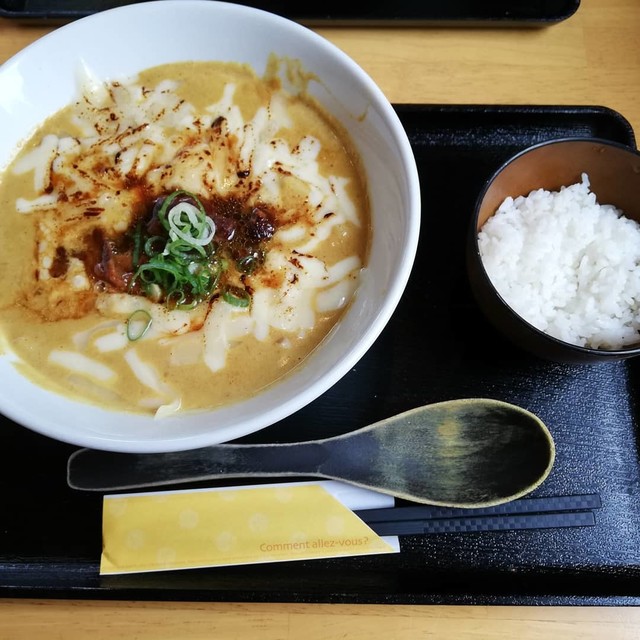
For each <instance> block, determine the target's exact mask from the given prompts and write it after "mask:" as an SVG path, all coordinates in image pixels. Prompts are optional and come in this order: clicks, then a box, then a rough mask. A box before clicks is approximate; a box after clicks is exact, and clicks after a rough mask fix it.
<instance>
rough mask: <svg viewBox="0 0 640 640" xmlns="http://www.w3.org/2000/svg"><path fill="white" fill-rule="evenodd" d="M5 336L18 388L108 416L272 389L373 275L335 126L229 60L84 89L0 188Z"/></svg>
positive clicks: (345, 148)
mask: <svg viewBox="0 0 640 640" xmlns="http://www.w3.org/2000/svg"><path fill="white" fill-rule="evenodd" d="M0 203H1V205H2V212H3V214H2V216H1V217H0V242H1V243H2V256H3V258H2V262H3V274H4V281H3V285H4V286H3V289H2V291H1V292H0V329H1V331H2V335H3V340H4V341H5V343H6V345H7V347H6V348H7V349H8V350H10V351H11V352H12V353H13V354H15V356H16V366H18V367H19V368H20V369H21V370H22V371H23V372H24V373H25V374H26V375H27V376H28V377H30V378H32V379H34V380H35V381H36V382H38V383H39V384H42V385H43V386H46V387H48V388H50V389H52V390H55V391H57V392H60V393H64V394H67V395H70V396H73V397H75V398H80V399H82V400H84V401H88V402H92V403H97V404H100V405H102V406H107V407H109V408H112V409H118V410H126V411H135V412H150V413H154V414H155V415H157V416H163V415H168V414H171V413H173V412H175V411H179V410H182V411H190V410H200V409H205V408H212V407H217V406H221V405H224V404H228V403H232V402H236V401H239V400H242V399H245V398H248V397H251V396H252V395H255V394H256V393H257V392H258V391H259V390H261V389H263V388H265V387H267V386H269V385H271V384H273V383H274V382H275V381H277V380H278V379H279V378H281V377H282V376H284V375H286V374H287V373H288V372H289V371H291V370H292V369H293V368H294V367H296V366H297V365H298V364H300V363H301V362H302V361H303V360H304V359H305V358H306V357H307V356H308V355H309V354H310V353H311V352H312V351H313V350H314V348H316V347H317V345H318V344H319V343H320V342H321V341H322V339H323V338H324V337H325V336H326V335H327V333H328V332H329V331H330V329H331V328H332V327H333V325H334V324H335V323H336V322H337V321H338V320H339V318H340V317H341V315H342V314H343V313H344V311H345V309H346V308H347V306H348V305H349V302H350V300H351V298H352V296H353V295H354V292H355V290H356V288H357V286H358V282H359V277H360V272H361V270H362V269H363V267H364V266H365V264H366V258H367V252H368V244H369V236H370V226H369V210H368V200H367V188H366V183H365V179H364V176H363V172H362V168H361V164H360V162H359V160H358V157H357V154H356V153H355V151H354V149H353V147H352V145H351V142H350V140H349V137H348V135H347V134H346V132H345V131H344V130H343V129H342V128H341V127H340V126H339V125H338V124H337V123H336V122H335V121H333V119H332V118H331V117H330V116H329V115H328V114H327V113H325V112H324V111H323V110H322V109H321V108H320V107H319V106H318V105H316V104H315V103H314V102H313V101H312V100H310V99H308V98H306V97H305V96H304V95H293V94H290V93H287V92H285V91H284V90H283V89H282V88H281V87H280V85H279V83H278V82H277V81H276V80H275V79H269V78H259V77H257V75H256V74H255V73H254V72H253V70H251V69H250V68H248V67H246V66H242V65H237V64H232V63H221V62H185V63H175V64H168V65H162V66H159V67H154V68H151V69H148V70H146V71H144V72H142V73H140V74H139V75H138V76H137V77H136V78H133V79H131V80H127V81H118V82H116V81H112V82H108V83H103V82H97V81H94V80H92V79H87V82H85V83H84V84H83V90H82V93H81V97H80V98H79V99H78V100H77V102H75V103H73V104H71V105H69V106H68V107H66V108H65V109H63V110H62V111H60V112H59V113H56V114H54V115H53V116H52V117H51V118H50V119H49V120H47V121H46V122H45V123H43V125H42V126H41V127H40V128H39V129H38V131H37V132H36V133H35V135H34V136H33V137H32V138H31V139H30V140H28V141H27V142H26V143H25V144H24V146H23V147H22V148H21V149H20V151H19V153H18V154H17V156H16V157H15V159H14V160H13V161H12V163H11V164H10V165H9V166H8V167H7V168H6V169H5V170H4V172H3V174H2V176H1V178H0Z"/></svg>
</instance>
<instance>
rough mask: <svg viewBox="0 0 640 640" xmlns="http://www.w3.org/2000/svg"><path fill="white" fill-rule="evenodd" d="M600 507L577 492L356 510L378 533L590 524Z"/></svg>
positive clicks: (596, 499) (592, 496)
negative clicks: (488, 503)
mask: <svg viewBox="0 0 640 640" xmlns="http://www.w3.org/2000/svg"><path fill="white" fill-rule="evenodd" d="M601 507H602V501H601V499H600V496H599V495H598V494H579V495H569V496H551V497H541V498H521V499H519V500H513V501H511V502H506V503H504V504H500V505H495V506H493V507H481V508H477V509H461V508H451V507H438V506H431V505H418V506H410V507H394V508H388V509H384V508H383V509H362V510H359V511H356V512H355V513H356V515H357V516H358V517H360V518H361V519H362V520H363V521H364V522H366V523H367V524H368V525H369V526H370V527H371V528H372V529H373V530H374V531H375V532H376V533H377V534H378V535H414V534H425V533H447V532H469V531H505V530H518V529H546V528H551V527H584V526H593V525H595V515H594V513H593V510H594V509H599V508H601Z"/></svg>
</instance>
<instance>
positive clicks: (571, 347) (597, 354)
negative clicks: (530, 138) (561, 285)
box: [469, 136, 640, 359]
mask: <svg viewBox="0 0 640 640" xmlns="http://www.w3.org/2000/svg"><path fill="white" fill-rule="evenodd" d="M567 142H590V143H594V144H601V145H604V146H607V147H613V148H616V149H619V150H620V151H625V152H629V153H630V154H631V155H634V156H637V157H638V158H639V159H640V150H638V149H637V148H634V147H632V146H630V145H628V144H624V143H622V142H617V141H615V140H607V139H606V138H601V137H598V136H563V137H560V138H551V139H549V140H543V141H542V142H537V143H535V144H532V145H529V146H527V147H525V148H524V149H521V150H520V151H518V152H516V153H515V154H513V155H512V156H510V157H509V158H507V159H506V160H505V161H503V162H502V163H501V164H500V166H499V167H498V168H497V169H495V170H494V171H493V172H492V173H491V175H490V176H489V178H487V180H486V181H485V183H484V185H483V187H482V189H481V191H480V193H479V194H478V196H477V198H476V200H475V204H474V208H473V216H472V217H471V225H470V227H469V242H470V243H471V247H472V253H473V258H474V261H475V262H476V267H477V268H478V269H479V270H480V273H481V274H482V278H483V279H484V280H485V281H486V282H487V283H488V285H489V286H490V287H491V291H492V293H493V295H494V296H495V298H496V300H497V301H498V303H499V304H500V305H502V306H503V307H504V308H505V309H506V310H508V311H509V313H510V314H511V315H512V316H514V317H515V318H517V319H518V321H520V322H522V323H523V325H525V326H526V328H527V330H528V331H529V332H530V333H532V334H534V335H535V336H537V337H538V338H539V339H541V340H545V341H547V342H549V343H550V344H552V345H554V346H555V347H556V348H557V349H563V350H565V351H568V352H571V353H573V354H576V356H578V357H580V356H584V357H590V358H593V359H619V358H621V357H626V358H628V357H630V356H633V355H640V338H639V341H638V343H636V344H634V345H629V346H627V347H622V348H617V349H597V348H593V347H585V346H581V345H577V344H573V343H571V342H565V341H564V340H560V339H559V338H556V337H555V336H552V335H550V334H548V333H546V332H545V331H542V330H541V329H539V328H538V327H536V326H534V325H533V324H531V323H530V322H529V321H528V320H527V319H526V318H524V317H523V316H521V315H520V314H519V313H518V312H517V311H515V310H514V309H513V307H512V306H511V305H510V304H509V303H508V302H507V301H506V300H505V299H504V297H503V296H502V295H501V294H500V292H499V291H498V290H497V289H496V287H495V285H494V284H493V282H492V280H491V278H490V277H489V274H488V273H487V271H486V269H485V266H484V261H483V260H482V256H481V255H480V249H479V247H478V233H479V231H478V228H477V227H478V216H479V214H480V209H481V207H482V203H483V202H484V199H485V196H486V195H487V192H488V191H489V189H490V188H491V185H492V184H493V183H494V181H495V180H496V179H497V178H498V176H499V175H500V174H501V173H502V172H503V171H504V170H505V169H506V168H507V167H508V166H510V165H511V164H513V163H514V162H516V161H517V160H519V159H520V158H521V157H523V156H525V155H528V154H529V153H531V152H533V151H535V150H537V149H540V148H542V147H548V146H551V145H556V144H565V143H567Z"/></svg>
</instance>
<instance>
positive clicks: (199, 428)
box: [0, 0, 420, 453]
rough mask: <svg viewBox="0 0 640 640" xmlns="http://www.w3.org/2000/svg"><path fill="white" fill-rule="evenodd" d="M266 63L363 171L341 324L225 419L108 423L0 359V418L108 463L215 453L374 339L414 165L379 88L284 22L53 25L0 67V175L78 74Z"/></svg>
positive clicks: (413, 190) (331, 376)
mask: <svg viewBox="0 0 640 640" xmlns="http://www.w3.org/2000/svg"><path fill="white" fill-rule="evenodd" d="M271 53H275V54H276V55H277V56H280V57H289V58H292V59H294V60H299V61H300V62H301V64H302V67H303V68H304V69H305V70H306V71H308V72H310V73H312V74H315V75H316V76H317V77H318V78H320V79H321V80H322V82H312V83H311V86H310V87H308V90H309V92H310V93H311V94H312V95H313V96H314V97H315V98H316V99H318V100H319V101H320V102H321V103H322V104H323V105H324V107H325V108H326V109H327V110H329V111H330V112H331V113H333V114H334V116H336V117H337V118H338V119H339V120H340V121H341V122H342V123H343V125H345V126H346V127H347V129H348V130H349V132H350V134H351V136H352V138H353V141H354V142H355V144H356V146H357V148H358V150H359V152H360V153H361V155H362V157H363V159H364V163H365V170H366V173H367V179H368V182H369V189H370V192H369V195H370V199H371V205H372V225H373V242H372V248H371V253H370V259H369V262H368V266H367V269H366V270H365V274H364V278H363V281H362V284H361V286H360V289H359V290H358V292H357V295H356V297H355V299H354V301H353V304H352V305H351V307H350V308H349V311H348V313H347V314H346V315H345V317H344V318H343V319H342V320H341V322H340V323H339V325H338V326H337V327H336V328H335V330H334V331H333V332H332V333H331V334H330V336H329V337H328V338H327V339H326V340H325V341H324V343H323V344H322V347H321V348H320V349H317V350H316V351H315V352H314V353H313V354H312V356H311V357H309V358H308V359H307V361H306V362H305V364H304V365H303V366H301V367H300V368H298V369H297V370H296V371H295V372H294V373H293V374H292V375H289V376H288V377H287V378H286V379H285V380H283V381H282V382H281V383H278V384H276V385H275V386H273V387H271V388H269V389H268V390H266V391H265V392H263V393H261V394H259V395H257V396H256V397H254V398H252V399H250V400H247V401H245V402H241V403H239V404H235V405H233V406H230V407H226V408H221V409H218V410H215V411H209V412H202V413H199V414H190V415H183V416H176V417H170V418H163V419H162V420H154V419H153V418H151V417H145V416H142V415H136V414H123V413H117V414H116V413H114V412H110V411H108V410H103V409H100V408H96V407H94V406H91V405H86V404H81V403H76V402H73V401H71V400H69V399H68V398H65V397H62V396H59V395H57V394H54V393H50V392H48V391H46V390H44V389H42V388H40V387H38V386H36V385H34V384H33V383H32V382H30V381H29V380H27V379H26V378H24V377H22V376H21V375H20V374H19V373H18V372H17V371H16V369H15V367H14V366H13V365H12V364H11V358H10V354H9V355H3V356H1V357H0V379H1V380H2V385H0V412H2V413H3V414H4V415H5V416H7V417H9V418H11V419H12V420H14V421H15V422H17V423H19V424H21V425H24V426H25V427H28V428H30V429H32V430H34V431H36V432H39V433H41V434H44V435H46V436H49V437H52V438H55V439H57V440H61V441H64V442H68V443H71V444H75V445H78V446H86V447H92V448H97V449H105V450H112V451H129V452H141V453H145V452H160V451H175V450H183V449H192V448H196V447H202V446H206V445H210V444H216V443H220V442H226V441H229V440H233V439H235V438H239V437H241V436H243V435H246V434H249V433H252V432H255V431H257V430H259V429H262V428H264V427H266V426H268V425H270V424H273V423H275V422H277V421H278V420H281V419H283V418H285V417H287V416H289V415H290V414H292V413H294V412H295V411H297V410H298V409H300V408H302V407H303V406H305V405H307V404H308V403H310V402H311V401H313V400H315V399H316V398H317V397H318V396H320V395H321V394H322V393H324V392H325V391H326V390H327V389H329V388H330V387H331V386H332V385H334V384H335V383H336V382H338V380H340V379H341V378H342V377H343V376H344V375H345V374H346V373H348V372H349V371H350V369H351V368H352V367H353V366H354V365H355V364H356V363H357V362H358V361H359V360H360V358H361V357H362V356H363V355H364V354H365V352H366V351H367V350H368V349H369V348H370V347H371V345H372V344H373V343H374V341H375V340H376V339H377V338H378V336H379V334H380V333H381V331H382V330H383V328H384V327H385V325H386V324H387V322H388V321H389V319H390V317H391V315H392V314H393V312H394V310H395V308H396V306H397V304H398V302H399V300H400V298H401V296H402V294H403V291H404V289H405V285H406V283H407V280H408V277H409V274H410V271H411V268H412V266H413V261H414V257H415V253H416V249H417V243H418V232H419V225H420V187H419V179H418V172H417V168H416V163H415V159H414V156H413V152H412V149H411V146H410V143H409V140H408V138H407V136H406V133H405V130H404V128H403V126H402V123H401V122H400V120H399V119H398V117H397V115H396V112H395V110H394V109H393V107H392V105H391V104H390V103H389V101H388V99H387V98H386V97H385V95H384V94H383V93H382V91H381V90H380V88H379V87H378V86H377V85H376V84H375V83H374V82H373V80H372V79H371V78H370V77H369V76H368V75H367V74H366V73H365V72H364V71H363V70H362V69H361V68H360V67H359V66H358V65H357V64H356V63H355V62H354V61H353V60H351V59H350V58H349V57H348V56H347V55H346V54H345V53H343V52H342V51H341V50H340V49H338V48H337V47H336V46H334V45H333V44H332V43H330V42H329V41H327V40H326V39H324V38H323V37H321V36H319V35H318V34H316V33H315V32H313V31H312V30H310V29H308V28H306V27H304V26H302V25H300V24H298V23H296V22H293V21H290V20H287V19H284V18H281V17H279V16H276V15H275V14H271V13H268V12H265V11H262V10H258V9H253V8H249V7H245V6H241V5H235V4H230V3H224V2H216V1H212V0H160V1H153V2H143V3H140V4H134V5H129V6H125V7H121V8H116V9H111V10H107V11H104V12H101V13H97V14H95V15H92V16H89V17H87V18H82V19H80V20H78V21H76V22H72V23H69V24H67V25H64V26H62V27H60V28H58V29H57V30H55V31H53V32H52V33H50V34H48V35H47V36H45V37H43V38H41V39H40V40H38V41H37V42H35V43H33V44H32V45H30V46H28V47H27V48H26V49H24V50H22V51H21V52H19V53H18V54H17V55H16V56H14V57H13V58H12V59H11V60H9V61H7V62H6V63H5V64H4V65H3V66H2V67H0V119H1V121H2V123H3V124H2V127H0V168H2V167H4V166H6V164H7V163H8V161H9V160H10V159H11V157H12V155H13V153H14V150H15V147H16V145H17V144H18V143H19V142H20V141H21V140H22V139H23V138H24V137H25V136H27V135H28V134H30V133H31V132H32V131H33V129H34V128H35V127H36V125H38V124H39V123H41V122H42V120H43V119H44V118H45V117H47V116H48V115H50V114H52V113H53V112H55V111H56V110H58V109H59V108H61V107H63V106H64V105H66V104H68V103H69V102H71V101H72V99H73V98H74V97H75V96H76V95H77V93H76V92H77V72H78V69H79V65H80V64H81V63H82V62H84V63H86V65H87V66H88V67H89V69H91V70H92V71H93V72H95V74H96V75H97V76H98V77H99V78H101V79H103V80H111V79H117V78H122V77H126V76H130V75H133V74H135V73H136V72H138V71H140V70H142V69H145V68H147V67H151V66H155V65H158V64H162V63H167V62H176V61H184V60H229V61H236V62H241V63H248V64H250V65H251V66H252V67H253V68H254V70H255V71H256V72H257V73H258V74H259V75H262V74H263V73H264V71H265V69H266V64H267V59H268V57H269V55H270V54H271ZM300 437H301V439H304V432H303V431H301V432H300Z"/></svg>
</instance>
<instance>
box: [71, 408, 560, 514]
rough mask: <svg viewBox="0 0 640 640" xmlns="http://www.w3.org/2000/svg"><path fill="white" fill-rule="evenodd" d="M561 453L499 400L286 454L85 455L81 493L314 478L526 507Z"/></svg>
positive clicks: (411, 417) (244, 447)
mask: <svg viewBox="0 0 640 640" xmlns="http://www.w3.org/2000/svg"><path fill="white" fill-rule="evenodd" d="M554 459H555V446H554V443H553V439H552V437H551V434H550V433H549V430H548V429H547V427H546V426H545V425H544V423H543V422H542V421H541V420H540V419H539V418H538V417H537V416H535V415H534V414H532V413H530V412H528V411H526V410H524V409H522V408H520V407H517V406H515V405H512V404H509V403H506V402H500V401H497V400H490V399H483V398H471V399H463V400H451V401H447V402H439V403H435V404H429V405H426V406H423V407H419V408H417V409H412V410H410V411H406V412H405V413H401V414H399V415H397V416H394V417H392V418H388V419H386V420H382V421H380V422H376V423H375V424H372V425H370V426H368V427H364V428H362V429H358V430H357V431H352V432H350V433H346V434H344V435H340V436H336V437H332V438H325V439H322V440H310V441H306V442H298V443H285V444H219V445H215V446H209V447H203V448H200V449H190V450H186V451H176V452H171V453H143V454H131V453H118V452H109V451H98V450H93V449H80V450H79V451H76V452H75V453H73V454H72V455H71V456H70V458H69V461H68V476H67V481H68V484H69V486H70V487H72V488H74V489H80V490H87V491H106V492H109V491H115V490H120V489H133V488H139V487H157V486H161V485H169V484H176V483H184V482H196V481H202V480H219V479H221V478H241V477H242V478H252V477H256V478H257V477H275V476H278V477H290V476H309V477H315V478H323V479H332V480H341V481H344V482H348V483H351V484H354V485H357V486H360V487H365V488H368V489H373V490H375V491H379V492H381V493H386V494H390V495H393V496H396V497H399V498H404V499H407V500H411V501H413V502H420V503H426V504H434V505H444V506H452V507H480V506H488V505H495V504H500V503H503V502H507V501H509V500H513V499H515V498H519V497H521V496H523V495H525V494H527V493H529V492H530V491H532V490H533V489H535V488H536V487H537V486H539V485H540V484H541V483H542V482H543V481H544V480H545V478H546V477H547V476H548V475H549V472H550V471H551V467H552V466H553V462H554Z"/></svg>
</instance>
